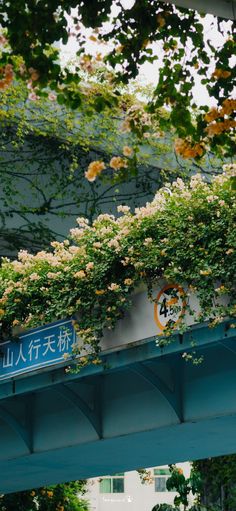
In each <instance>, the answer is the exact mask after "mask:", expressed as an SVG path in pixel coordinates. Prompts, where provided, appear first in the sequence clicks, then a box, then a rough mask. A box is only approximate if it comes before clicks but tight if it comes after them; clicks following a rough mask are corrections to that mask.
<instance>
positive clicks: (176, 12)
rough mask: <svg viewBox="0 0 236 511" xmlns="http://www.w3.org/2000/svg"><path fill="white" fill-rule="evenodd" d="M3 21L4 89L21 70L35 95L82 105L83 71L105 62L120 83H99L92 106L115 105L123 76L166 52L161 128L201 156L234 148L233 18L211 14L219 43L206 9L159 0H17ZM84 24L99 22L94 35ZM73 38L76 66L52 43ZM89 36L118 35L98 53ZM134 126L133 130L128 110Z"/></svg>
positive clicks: (103, 40) (184, 150)
mask: <svg viewBox="0 0 236 511" xmlns="http://www.w3.org/2000/svg"><path fill="white" fill-rule="evenodd" d="M68 17H70V23H69V22H68ZM108 21H109V23H106V22H108ZM0 24H1V27H2V35H1V40H0V43H1V46H2V51H1V73H0V88H1V89H2V90H5V89H7V88H8V87H9V86H10V85H11V84H12V83H13V80H14V79H15V78H16V79H17V80H21V81H22V80H24V81H25V82H27V84H28V87H29V97H30V99H32V100H34V101H35V100H37V98H39V97H40V96H48V97H51V98H52V97H54V98H55V99H56V98H57V101H58V102H59V103H60V104H65V105H67V106H69V107H70V108H72V109H77V108H80V107H81V106H82V105H83V104H85V103H86V102H87V96H88V90H87V92H85V90H84V88H83V76H84V75H83V73H84V71H86V72H87V73H92V72H93V70H94V68H96V67H97V66H98V65H100V64H101V62H102V61H104V62H103V65H104V63H105V65H106V66H107V70H108V74H109V72H110V70H114V73H115V74H114V73H113V72H112V73H110V80H111V82H112V83H113V85H114V86H113V90H112V91H109V90H104V91H103V93H101V91H98V90H96V88H95V90H94V88H92V94H91V96H92V97H93V101H92V108H93V109H95V111H97V112H101V111H102V110H103V109H105V108H110V109H111V111H112V110H113V109H114V107H115V106H116V105H117V102H118V101H119V94H120V91H119V87H118V84H119V83H128V82H129V81H130V79H132V78H134V77H136V76H137V75H138V72H139V69H140V66H141V65H142V64H143V63H145V62H150V63H152V62H154V61H155V60H157V59H159V60H160V69H159V77H158V80H157V85H156V88H155V90H154V93H153V95H152V97H151V98H150V102H149V105H148V106H147V110H148V111H149V112H152V113H154V114H155V116H156V119H157V120H158V122H159V125H160V128H161V129H163V128H165V129H166V128H167V129H170V128H172V129H173V130H174V132H175V136H176V151H177V152H178V154H180V155H182V156H183V157H186V158H189V157H191V158H196V159H200V158H201V157H202V155H203V154H205V152H206V151H208V149H209V148H211V149H212V150H213V151H216V152H218V153H221V154H222V153H223V154H224V155H226V156H231V155H232V154H234V151H235V143H234V137H233V131H234V128H235V122H236V121H235V117H234V112H235V100H234V99H233V87H234V80H235V73H236V71H235V68H234V67H233V66H232V57H233V55H235V42H234V39H233V30H234V23H233V22H230V21H229V22H228V23H227V24H226V23H225V20H223V19H221V18H218V19H217V20H216V19H215V20H213V21H212V27H215V26H216V25H217V27H218V31H219V32H218V33H219V36H220V40H221V42H220V43H219V45H218V46H217V47H216V45H214V44H213V43H212V41H211V39H210V38H209V37H208V35H206V34H205V33H204V15H202V14H201V15H200V14H199V13H197V12H196V11H194V10H191V9H183V8H180V7H176V6H173V5H171V4H167V3H165V2H162V1H156V0H136V1H134V3H133V5H132V7H130V8H126V7H125V4H124V5H123V3H121V2H116V1H113V0H94V1H93V7H92V8H91V4H90V3H89V2H84V1H82V0H63V2H62V1H61V0H54V1H50V2H47V3H45V2H42V1H39V2H31V1H30V0H28V1H25V0H24V1H23V0H18V1H17V2H16V1H15V0H10V1H9V2H4V3H2V5H1V6H0ZM83 27H86V29H91V30H92V32H91V30H90V32H89V33H90V35H88V37H87V35H86V32H85V30H84V29H83ZM221 36H222V37H221ZM71 37H72V38H74V40H75V41H76V43H77V46H78V52H77V56H78V59H77V60H75V62H74V63H73V66H69V65H66V66H65V65H64V66H62V65H61V63H60V58H59V52H58V50H57V49H55V47H53V46H52V45H53V43H55V42H58V41H60V40H61V41H62V42H63V43H64V44H66V43H67V42H68V41H69V39H70V38H71ZM88 39H89V41H90V43H94V44H95V45H97V44H98V45H99V44H102V45H104V44H108V43H109V44H108V46H107V50H106V51H105V52H104V53H103V54H102V53H101V52H98V53H97V55H96V56H95V57H93V56H92V55H90V54H89V53H88V50H87V46H86V44H87V41H88ZM197 81H200V82H201V83H202V84H204V85H205V86H206V88H207V90H208V93H209V95H210V96H211V98H213V99H214V100H215V107H214V108H210V107H209V106H208V104H206V105H205V106H203V107H201V108H200V109H197V108H196V104H195V99H194V86H195V83H196V82H197ZM50 91H51V92H50ZM163 106H167V107H168V109H169V112H170V115H169V118H168V120H167V119H166V118H163V116H162V115H160V111H159V109H160V107H163ZM127 125H128V126H129V127H131V129H133V126H132V122H131V123H130V121H129V117H128V121H127Z"/></svg>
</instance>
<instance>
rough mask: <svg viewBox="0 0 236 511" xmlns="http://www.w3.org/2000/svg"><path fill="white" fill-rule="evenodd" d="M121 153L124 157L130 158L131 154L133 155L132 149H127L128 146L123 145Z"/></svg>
mask: <svg viewBox="0 0 236 511" xmlns="http://www.w3.org/2000/svg"><path fill="white" fill-rule="evenodd" d="M122 152H123V155H124V156H132V154H133V149H132V147H129V146H128V145H125V146H124V147H123V151H122Z"/></svg>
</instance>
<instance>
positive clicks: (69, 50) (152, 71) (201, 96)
mask: <svg viewBox="0 0 236 511" xmlns="http://www.w3.org/2000/svg"><path fill="white" fill-rule="evenodd" d="M134 2H135V0H121V4H122V5H123V7H124V8H126V9H129V8H131V7H132V6H133V4H134ZM116 14H117V8H113V10H112V15H116ZM72 15H73V16H76V11H75V12H74V13H73V14H72ZM68 23H69V25H71V19H68ZM230 23H231V22H230V21H229V22H225V23H224V28H225V29H226V30H227V27H229V26H230ZM203 24H204V28H205V38H206V39H208V40H210V42H211V44H212V45H213V46H214V47H219V46H221V45H222V43H223V41H224V38H223V36H222V34H221V33H220V32H219V30H218V28H217V23H216V21H215V18H214V17H213V16H212V15H210V14H207V15H206V17H205V19H204V20H203ZM106 27H107V29H110V28H111V24H109V23H106V24H104V29H105V30H106ZM82 31H83V33H84V34H85V35H86V36H87V39H88V42H87V43H86V52H87V53H89V54H91V55H94V56H95V55H96V53H98V52H99V53H101V54H102V56H104V55H105V54H106V53H107V52H108V50H111V49H112V45H106V46H105V45H102V44H99V45H98V44H97V43H94V42H91V41H90V40H89V36H91V35H92V30H89V29H84V28H82ZM152 48H153V50H154V53H158V55H159V56H160V57H159V60H158V61H155V62H154V63H153V64H151V63H148V62H146V63H145V64H143V65H142V66H141V67H140V73H139V77H138V79H137V80H138V82H139V83H141V84H143V85H146V84H153V85H155V84H156V83H157V81H158V74H159V68H160V65H161V61H162V57H161V55H163V53H162V52H161V51H160V46H158V43H156V44H154V45H152ZM78 49H79V46H78V43H77V41H76V38H75V37H73V36H72V37H71V38H70V40H69V42H68V44H67V45H66V46H63V45H61V51H62V60H63V61H64V62H68V61H73V60H74V59H75V58H76V52H77V51H78ZM232 65H233V63H232ZM214 67H215V66H214V62H212V63H211V64H210V66H209V71H210V72H213V70H214ZM201 78H202V77H199V76H198V74H197V72H196V73H195V86H194V89H193V91H194V96H195V97H194V99H195V102H196V103H197V104H198V105H199V106H200V105H205V104H208V105H210V106H214V105H215V100H214V99H212V98H210V97H209V95H208V92H207V90H206V87H205V86H204V85H202V84H201V82H200V81H201Z"/></svg>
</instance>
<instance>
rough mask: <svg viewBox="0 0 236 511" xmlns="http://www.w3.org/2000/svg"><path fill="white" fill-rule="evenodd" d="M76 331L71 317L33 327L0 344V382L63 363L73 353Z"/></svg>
mask: <svg viewBox="0 0 236 511" xmlns="http://www.w3.org/2000/svg"><path fill="white" fill-rule="evenodd" d="M75 343H76V333H75V330H74V328H73V325H72V321H71V320H66V321H65V320H63V321H57V322H56V323H51V324H50V325H46V326H42V327H39V328H34V329H33V330H31V331H28V332H27V333H23V334H21V335H20V336H19V340H17V341H16V340H14V341H12V340H9V341H5V342H3V343H2V344H0V381H1V380H7V379H9V378H11V377H13V376H17V375H19V374H22V373H28V372H30V371H34V370H36V369H41V368H44V367H47V366H51V365H55V364H58V363H60V362H64V361H65V359H66V358H67V354H71V353H72V346H73V344H75Z"/></svg>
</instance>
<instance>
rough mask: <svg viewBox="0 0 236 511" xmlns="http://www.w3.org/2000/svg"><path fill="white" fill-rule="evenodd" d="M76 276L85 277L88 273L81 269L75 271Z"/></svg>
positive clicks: (78, 277)
mask: <svg viewBox="0 0 236 511" xmlns="http://www.w3.org/2000/svg"><path fill="white" fill-rule="evenodd" d="M74 277H75V278H76V279H84V277H86V273H85V271H84V270H79V271H77V272H76V273H74Z"/></svg>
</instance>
